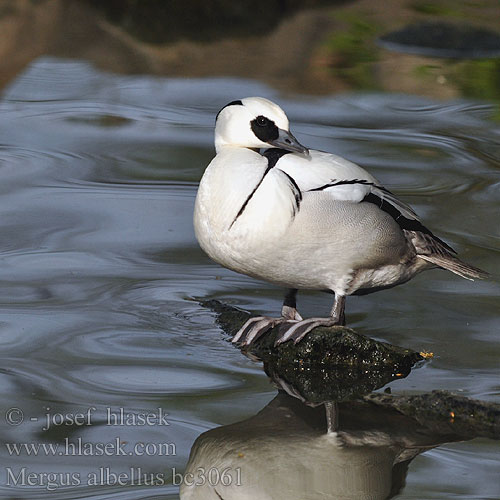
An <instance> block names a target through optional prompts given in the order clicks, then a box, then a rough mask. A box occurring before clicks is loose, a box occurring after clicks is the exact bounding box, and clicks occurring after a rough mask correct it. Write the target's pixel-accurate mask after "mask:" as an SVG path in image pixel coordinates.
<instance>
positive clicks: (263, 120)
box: [256, 116, 269, 127]
mask: <svg viewBox="0 0 500 500" xmlns="http://www.w3.org/2000/svg"><path fill="white" fill-rule="evenodd" d="M256 122H257V125H259V127H265V126H266V125H267V124H268V123H269V120H268V119H267V118H266V117H265V116H258V117H257V118H256Z"/></svg>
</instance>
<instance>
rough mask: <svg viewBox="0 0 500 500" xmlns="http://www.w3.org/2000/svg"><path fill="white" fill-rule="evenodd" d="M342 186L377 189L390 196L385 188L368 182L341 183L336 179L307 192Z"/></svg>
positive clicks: (350, 180) (352, 181)
mask: <svg viewBox="0 0 500 500" xmlns="http://www.w3.org/2000/svg"><path fill="white" fill-rule="evenodd" d="M344 184H363V185H364V186H373V187H375V188H377V189H380V190H381V191H383V192H385V193H389V194H392V193H391V192H390V191H389V190H388V189H386V188H385V187H383V186H378V185H377V184H375V183H373V182H370V181H367V180H365V179H349V180H342V181H338V180H337V179H332V181H331V182H329V183H328V184H324V185H323V186H319V187H317V188H313V189H309V191H323V190H325V189H328V188H331V187H334V186H342V185H344Z"/></svg>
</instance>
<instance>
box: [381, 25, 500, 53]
mask: <svg viewBox="0 0 500 500" xmlns="http://www.w3.org/2000/svg"><path fill="white" fill-rule="evenodd" d="M379 43H380V44H381V45H382V46H383V47H385V48H387V49H390V50H396V51H399V52H408V53H411V54H420V55H425V56H429V57H446V58H454V59H456V58H458V59H473V58H484V57H498V56H500V35H499V34H498V33H495V32H493V31H490V30H487V29H484V28H476V27H474V26H469V25H465V24H452V23H448V22H443V21H425V22H421V23H417V24H411V25H409V26H406V27H405V28H403V29H401V30H399V31H394V32H392V33H389V34H387V35H384V36H382V37H380V39H379Z"/></svg>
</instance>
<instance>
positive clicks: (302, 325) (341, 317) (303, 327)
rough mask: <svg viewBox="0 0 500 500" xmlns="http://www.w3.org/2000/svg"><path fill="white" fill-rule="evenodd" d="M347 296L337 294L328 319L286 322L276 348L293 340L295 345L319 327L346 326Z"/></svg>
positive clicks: (283, 324)
mask: <svg viewBox="0 0 500 500" xmlns="http://www.w3.org/2000/svg"><path fill="white" fill-rule="evenodd" d="M344 308H345V295H337V294H335V301H334V303H333V307H332V310H331V311H330V316H329V317H328V318H308V319H304V320H302V321H286V322H282V324H281V326H280V336H279V338H278V339H277V340H276V342H275V344H274V345H276V346H278V345H280V344H283V342H287V341H288V340H293V341H294V343H295V344H297V343H298V342H300V341H301V340H302V339H303V338H304V337H305V336H306V335H307V334H308V333H309V332H310V331H311V330H314V328H317V327H318V326H327V327H328V326H334V325H345V314H344Z"/></svg>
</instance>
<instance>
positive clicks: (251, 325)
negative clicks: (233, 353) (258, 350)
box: [231, 316, 284, 347]
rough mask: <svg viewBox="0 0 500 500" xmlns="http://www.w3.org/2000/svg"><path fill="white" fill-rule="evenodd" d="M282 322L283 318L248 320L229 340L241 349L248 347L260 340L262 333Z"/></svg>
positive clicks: (264, 317)
mask: <svg viewBox="0 0 500 500" xmlns="http://www.w3.org/2000/svg"><path fill="white" fill-rule="evenodd" d="M282 321H284V319H283V318H270V317H268V316H257V317H255V318H250V319H249V320H248V321H247V322H246V323H245V324H244V325H243V326H242V327H241V328H240V329H239V330H238V332H237V333H236V335H235V336H234V337H233V338H232V339H231V342H232V343H233V344H238V345H240V346H241V347H244V346H248V345H250V344H252V343H253V342H255V341H256V340H257V339H258V338H260V337H261V336H262V335H264V333H266V332H267V331H268V330H270V329H271V328H273V326H275V325H277V324H278V323H281V322H282Z"/></svg>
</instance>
